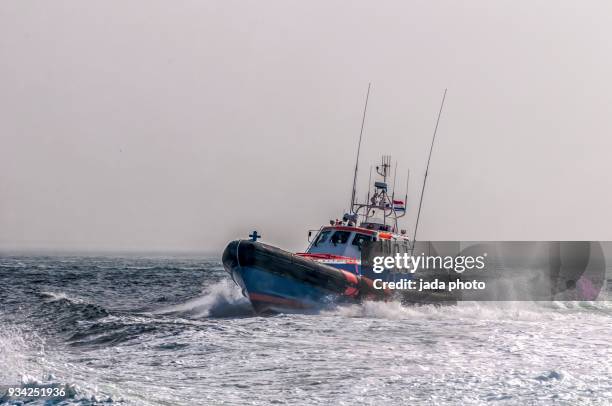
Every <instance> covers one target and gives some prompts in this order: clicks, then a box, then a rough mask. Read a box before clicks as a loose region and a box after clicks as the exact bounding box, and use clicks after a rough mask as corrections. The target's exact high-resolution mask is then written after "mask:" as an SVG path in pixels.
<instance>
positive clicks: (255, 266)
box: [223, 240, 384, 313]
mask: <svg viewBox="0 0 612 406" xmlns="http://www.w3.org/2000/svg"><path fill="white" fill-rule="evenodd" d="M223 265H224V267H225V269H226V270H227V272H229V273H230V274H231V275H232V278H233V279H234V281H235V282H236V283H237V284H238V285H239V286H240V287H241V288H242V290H243V293H244V294H245V296H247V297H248V298H249V300H250V301H251V304H252V305H253V308H254V309H255V311H256V312H258V313H266V312H285V311H309V310H316V309H321V308H325V307H328V306H330V305H333V304H337V303H339V302H342V303H346V302H359V301H360V300H362V299H363V298H364V297H366V296H372V295H374V296H381V295H384V292H380V291H375V290H374V289H373V288H372V286H371V281H369V280H366V279H365V278H362V277H360V276H359V275H355V274H353V273H351V272H348V271H344V270H341V269H337V268H335V267H332V266H329V265H325V264H322V263H318V262H316V261H313V260H310V259H307V258H303V257H300V256H298V255H295V254H292V253H289V252H287V251H284V250H281V249H279V248H277V247H273V246H270V245H266V244H262V243H258V242H254V241H249V240H236V241H232V242H231V243H229V244H228V246H227V247H226V249H225V251H224V253H223Z"/></svg>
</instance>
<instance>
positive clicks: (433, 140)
mask: <svg viewBox="0 0 612 406" xmlns="http://www.w3.org/2000/svg"><path fill="white" fill-rule="evenodd" d="M447 90H448V89H444V95H443V96H442V103H440V111H438V119H437V120H436V127H435V128H434V133H433V137H432V139H431V146H430V147H429V157H428V158H427V166H426V167H425V176H424V177H423V187H422V188H421V198H420V200H419V210H418V212H417V219H416V224H415V226H414V236H413V238H412V250H413V251H414V247H415V244H416V237H417V230H418V228H419V218H420V217H421V205H422V204H423V195H424V194H425V184H426V183H427V173H428V172H429V162H430V161H431V153H432V152H433V147H434V142H436V133H437V132H438V124H440V117H441V116H442V108H443V107H444V100H446V91H447Z"/></svg>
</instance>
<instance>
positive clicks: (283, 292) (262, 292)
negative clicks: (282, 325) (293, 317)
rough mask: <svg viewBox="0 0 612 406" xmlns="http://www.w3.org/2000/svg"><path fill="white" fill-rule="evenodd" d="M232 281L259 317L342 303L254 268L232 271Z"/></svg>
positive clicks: (313, 288)
mask: <svg viewBox="0 0 612 406" xmlns="http://www.w3.org/2000/svg"><path fill="white" fill-rule="evenodd" d="M232 278H233V279H234V281H235V282H236V283H237V284H238V285H239V286H240V287H241V288H242V291H243V294H244V295H245V296H247V297H248V298H249V300H250V301H251V304H252V305H253V308H254V309H255V311H256V312H258V313H268V312H295V311H307V310H315V309H321V308H325V307H328V306H330V305H332V304H334V303H337V302H338V301H339V300H342V298H341V297H340V296H339V295H337V294H334V293H333V292H330V291H327V290H325V289H321V288H318V287H316V286H313V285H310V284H307V283H304V282H301V281H297V280H294V279H291V278H287V277H285V276H281V275H277V274H274V273H270V272H268V271H266V270H264V269H259V268H257V267H253V266H244V267H236V268H234V269H232Z"/></svg>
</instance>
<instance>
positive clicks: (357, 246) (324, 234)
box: [306, 224, 409, 259]
mask: <svg viewBox="0 0 612 406" xmlns="http://www.w3.org/2000/svg"><path fill="white" fill-rule="evenodd" d="M378 240H391V241H401V242H403V243H406V244H407V243H408V242H409V240H408V238H407V237H405V236H402V235H398V234H394V233H391V232H387V231H383V230H380V229H376V230H375V229H370V228H365V227H363V224H362V226H361V227H355V226H345V225H334V226H326V227H322V228H321V230H319V232H318V233H317V235H316V236H315V238H314V239H313V240H312V242H311V243H310V246H309V247H308V250H307V251H306V252H307V253H308V254H322V255H323V254H324V255H329V256H339V257H348V258H356V259H357V258H361V247H362V245H363V244H364V243H365V242H369V241H378Z"/></svg>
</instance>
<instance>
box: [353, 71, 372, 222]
mask: <svg viewBox="0 0 612 406" xmlns="http://www.w3.org/2000/svg"><path fill="white" fill-rule="evenodd" d="M370 86H371V83H368V92H367V93H366V99H365V106H364V107H363V117H362V118H361V130H360V131H359V144H358V145H357V158H356V159H355V174H354V175H353V192H352V193H351V208H350V211H351V213H352V212H353V206H354V205H355V194H356V193H357V169H358V168H359V153H360V152H361V137H362V136H363V126H364V124H365V118H366V111H367V110H368V99H369V97H370ZM368 187H369V186H368Z"/></svg>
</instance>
